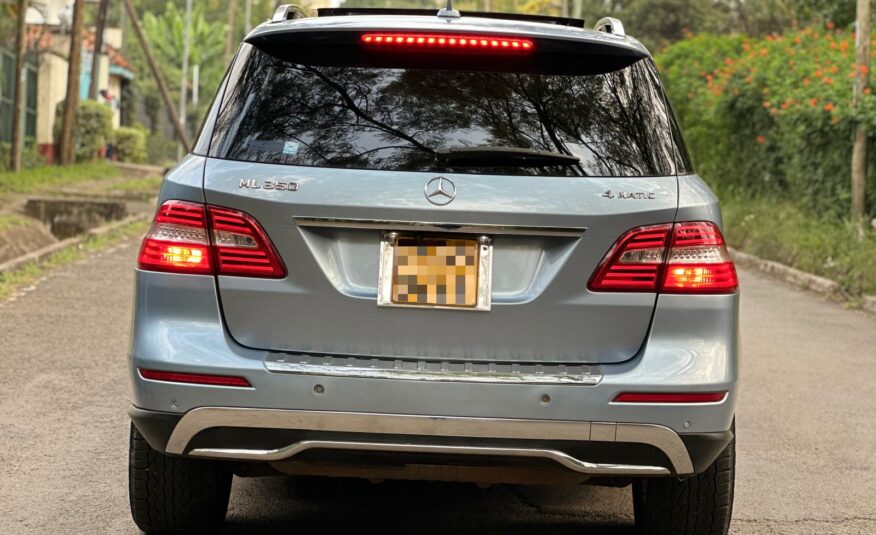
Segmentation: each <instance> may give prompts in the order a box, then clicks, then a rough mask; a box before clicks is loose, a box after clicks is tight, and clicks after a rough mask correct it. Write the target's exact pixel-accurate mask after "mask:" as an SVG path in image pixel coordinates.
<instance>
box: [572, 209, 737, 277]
mask: <svg viewBox="0 0 876 535" xmlns="http://www.w3.org/2000/svg"><path fill="white" fill-rule="evenodd" d="M738 286H739V281H738V279H737V277H736V268H735V267H734V266H733V262H732V260H730V255H729V253H728V252H727V247H726V245H725V243H724V237H723V236H722V235H721V231H720V230H718V227H717V225H715V224H714V223H711V222H684V223H676V224H675V225H671V224H664V225H653V226H649V227H640V228H636V229H633V230H631V231H629V232H627V233H626V234H624V235H623V236H621V238H620V239H619V240H618V241H617V242H616V243H615V245H614V246H613V247H612V248H611V250H609V252H608V254H607V255H606V256H605V258H604V259H603V261H602V263H601V264H600V265H599V268H597V270H596V273H595V274H594V275H593V277H591V279H590V283H589V284H588V288H590V290H592V291H595V292H656V291H658V290H659V291H660V292H662V293H690V294H722V293H733V292H735V291H736V289H737V288H738Z"/></svg>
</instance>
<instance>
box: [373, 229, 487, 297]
mask: <svg viewBox="0 0 876 535" xmlns="http://www.w3.org/2000/svg"><path fill="white" fill-rule="evenodd" d="M492 250H493V247H492V244H491V243H490V240H489V239H488V238H485V237H482V238H469V237H431V236H405V235H399V234H396V233H388V234H386V235H385V236H384V238H383V240H382V242H381V255H380V257H381V261H380V275H379V279H380V281H379V286H380V288H379V290H378V298H377V304H378V305H381V306H414V307H432V308H455V309H456V308H459V309H470V310H489V309H490V276H491V273H490V271H491V263H492Z"/></svg>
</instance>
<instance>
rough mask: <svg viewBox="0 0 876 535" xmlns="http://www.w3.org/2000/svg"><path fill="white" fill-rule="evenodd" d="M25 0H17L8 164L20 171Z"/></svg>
mask: <svg viewBox="0 0 876 535" xmlns="http://www.w3.org/2000/svg"><path fill="white" fill-rule="evenodd" d="M26 14H27V0H18V14H17V16H18V18H17V19H16V20H17V32H16V40H15V101H14V103H13V105H12V147H11V150H10V151H9V152H10V161H9V166H10V167H11V168H12V170H13V171H15V172H18V171H21V153H22V149H23V147H24V78H25V75H26V73H27V69H25V66H24V51H25V44H26V40H27V39H26V37H27V36H26V35H25V32H26V31H27V26H26V25H25V16H26Z"/></svg>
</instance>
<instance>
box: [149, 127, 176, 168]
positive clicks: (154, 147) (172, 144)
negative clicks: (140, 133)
mask: <svg viewBox="0 0 876 535" xmlns="http://www.w3.org/2000/svg"><path fill="white" fill-rule="evenodd" d="M177 145H178V143H177V141H176V139H175V138H173V137H167V136H165V135H164V134H163V133H162V132H161V131H160V130H159V131H158V132H155V133H154V134H150V135H149V137H148V138H146V161H147V162H149V163H150V164H152V165H171V164H173V162H174V161H175V160H176V148H177Z"/></svg>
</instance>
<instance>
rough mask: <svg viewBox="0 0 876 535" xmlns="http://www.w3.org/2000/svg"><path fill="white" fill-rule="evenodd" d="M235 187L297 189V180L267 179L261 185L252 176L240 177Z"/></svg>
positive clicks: (279, 189)
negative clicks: (280, 180) (238, 183)
mask: <svg viewBox="0 0 876 535" xmlns="http://www.w3.org/2000/svg"><path fill="white" fill-rule="evenodd" d="M237 187H238V188H239V189H265V190H269V191H270V190H276V191H298V182H278V181H276V180H271V179H268V180H265V183H264V184H263V185H259V181H258V180H256V179H254V178H242V179H240V185H239V186H237Z"/></svg>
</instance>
